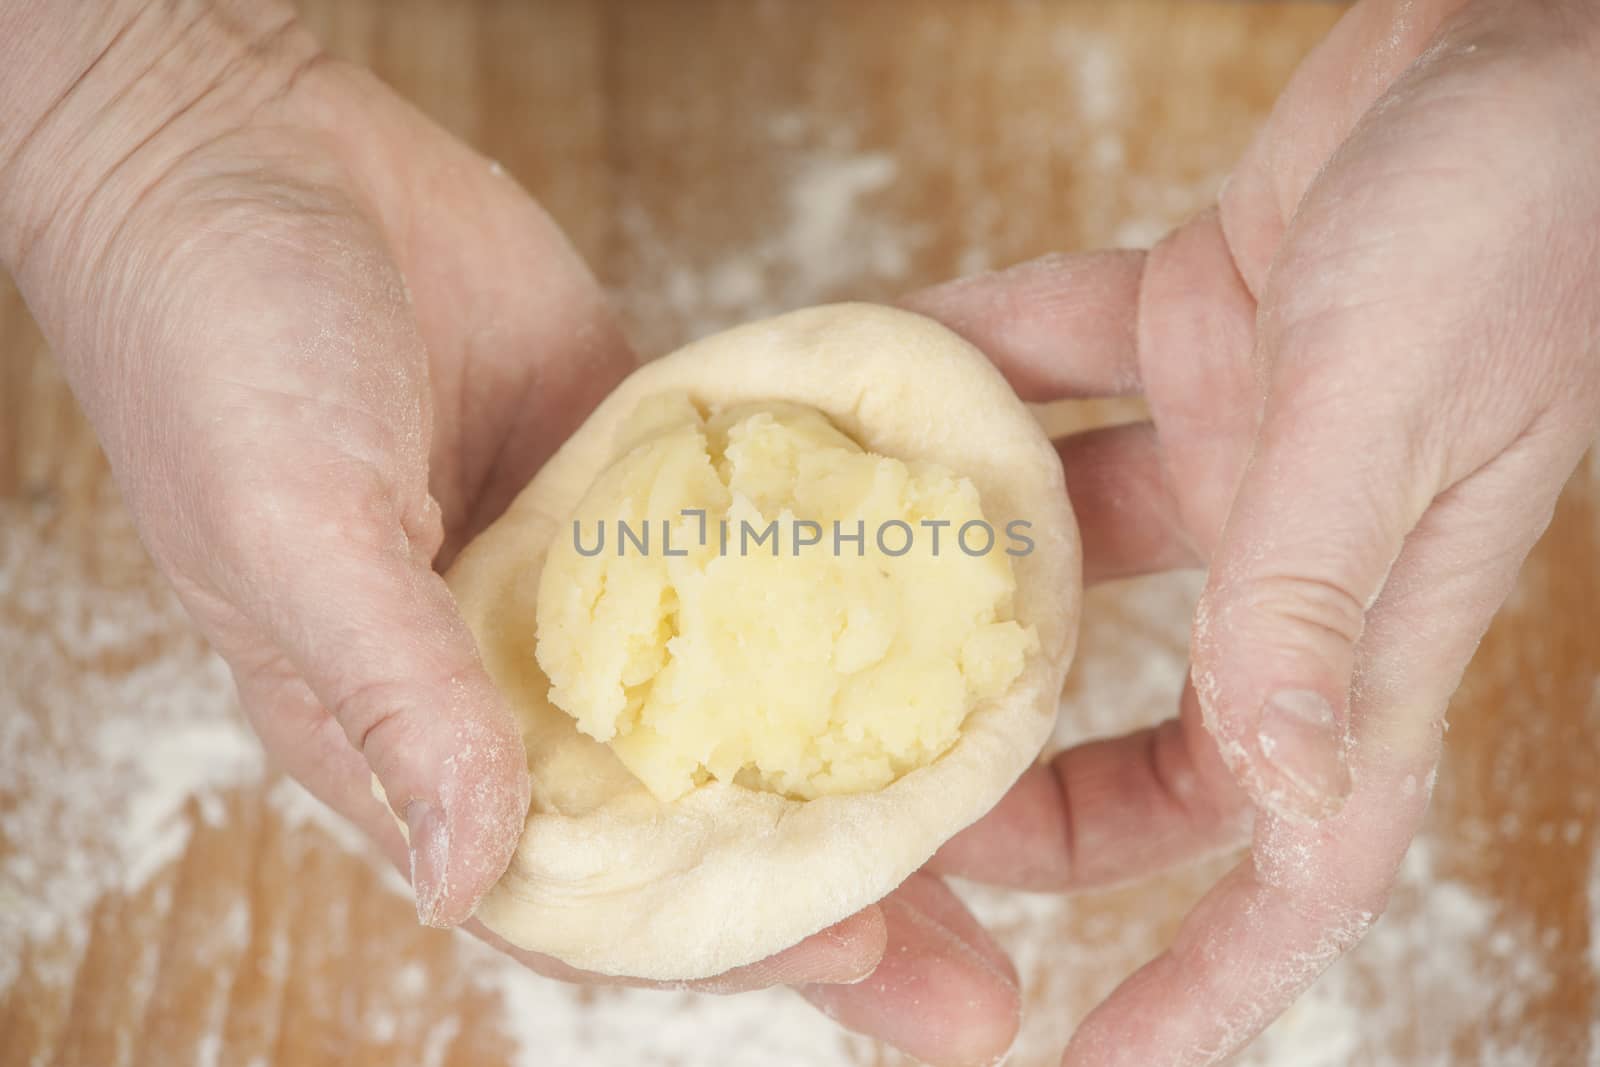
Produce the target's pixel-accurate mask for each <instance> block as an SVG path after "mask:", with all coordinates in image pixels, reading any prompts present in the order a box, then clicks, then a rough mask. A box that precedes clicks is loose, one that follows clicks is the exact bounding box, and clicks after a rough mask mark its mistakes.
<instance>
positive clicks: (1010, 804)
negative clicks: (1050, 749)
mask: <svg viewBox="0 0 1600 1067" xmlns="http://www.w3.org/2000/svg"><path fill="white" fill-rule="evenodd" d="M1249 826H1250V809H1249V805H1248V804H1247V803H1246V797H1245V795H1244V793H1243V791H1242V790H1240V789H1239V787H1238V786H1237V785H1236V784H1235V782H1234V780H1233V776H1232V775H1231V774H1230V773H1229V771H1228V768H1227V766H1226V765H1225V764H1224V763H1223V762H1222V758H1221V756H1219V755H1218V754H1217V751H1216V746H1215V744H1214V743H1213V742H1212V740H1211V736H1210V735H1209V734H1208V733H1207V732H1206V730H1205V727H1204V725H1203V724H1202V723H1201V722H1200V711H1199V706H1198V704H1197V703H1196V701H1195V698H1194V690H1193V688H1192V687H1189V686H1185V687H1184V692H1183V698H1182V700H1181V702H1180V705H1179V715H1178V718H1176V719H1173V720H1170V721H1168V722H1165V723H1162V724H1161V725H1160V726H1156V727H1153V728H1151V729H1148V730H1140V731H1138V732H1137V733H1133V734H1129V735H1127V736H1126V737H1116V738H1110V739H1107V740H1101V741H1091V742H1089V743H1087V744H1083V745H1078V746H1076V747H1074V748H1070V749H1068V750H1066V751H1065V752H1062V753H1061V754H1060V755H1058V756H1056V757H1055V758H1054V759H1052V760H1051V761H1050V762H1049V763H1047V764H1039V765H1036V766H1034V767H1033V768H1031V769H1030V770H1029V771H1028V772H1027V773H1026V774H1024V775H1023V776H1022V778H1021V779H1020V780H1019V781H1018V782H1017V784H1016V785H1015V786H1013V787H1012V789H1011V791H1010V792H1009V793H1007V794H1006V796H1005V797H1004V798H1003V799H1002V800H1001V801H1000V803H999V804H998V805H996V807H995V808H994V810H993V811H991V812H990V813H989V814H988V815H986V816H984V818H983V819H981V820H979V821H978V822H977V823H975V824H974V825H972V826H970V827H968V828H967V829H966V830H964V831H962V832H961V833H959V834H957V835H956V836H955V837H954V838H952V839H951V840H950V841H949V842H947V843H946V844H945V845H944V847H943V848H941V849H940V850H939V852H938V853H937V854H936V855H935V856H934V858H933V860H932V861H931V863H930V864H929V867H930V868H931V869H932V870H935V871H938V872H940V873H945V874H957V875H961V876H963V877H966V878H971V879H973V880H975V881H981V882H989V883H993V884H997V885H1005V886H1011V887H1014V888H1017V889H1026V890H1031V891H1050V892H1059V891H1064V890H1073V889H1088V888H1095V887H1102V886H1107V885H1114V884H1117V883H1119V882H1123V881H1126V880H1128V879H1131V878H1137V877H1140V876H1143V875H1148V874H1153V873H1155V872H1157V871H1160V870H1164V869H1166V868H1169V867H1172V866H1175V865H1177V864H1180V863H1186V862H1189V861H1191V860H1194V859H1197V858H1199V857H1202V856H1206V855H1210V854H1213V853H1216V852H1219V851H1223V850H1226V849H1231V848H1236V847H1238V846H1240V845H1242V844H1243V843H1244V842H1245V840H1246V837H1247V835H1248V832H1249Z"/></svg>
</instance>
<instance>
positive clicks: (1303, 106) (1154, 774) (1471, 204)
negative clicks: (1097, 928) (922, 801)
mask: <svg viewBox="0 0 1600 1067" xmlns="http://www.w3.org/2000/svg"><path fill="white" fill-rule="evenodd" d="M1597 105H1600V15H1597V13H1596V11H1595V9H1594V7H1593V6H1592V5H1583V4H1561V3H1554V2H1552V3H1523V4H1516V3H1502V2H1475V3H1460V2H1442V0H1434V2H1423V3H1403V2H1400V0H1365V2H1363V3H1361V4H1359V5H1357V6H1356V7H1355V8H1354V9H1353V10H1352V11H1351V13H1350V14H1349V15H1348V16H1346V18H1345V19H1344V20H1343V21H1342V22H1341V23H1340V24H1339V26H1338V27H1337V29H1336V30H1335V31H1334V32H1333V33H1332V34H1331V35H1330V37H1329V38H1328V39H1327V41H1325V42H1324V43H1323V44H1322V45H1321V47H1319V48H1318V49H1317V50H1316V52H1314V53H1313V54H1312V55H1311V56H1310V57H1309V58H1308V59H1307V60H1306V62H1305V64H1304V66H1303V67H1302V68H1301V70H1300V71H1299V72H1298V74H1297V76H1296V77H1295V79H1294V81H1293V82H1292V84H1291V85H1290V86H1289V88H1288V90H1287V91H1286V92H1285V94H1284V95H1283V97H1282V99H1281V100H1280V101H1279V102H1278V104H1277V107H1276V108H1275V110H1274V112H1273V115H1272V117H1271V119H1270V121H1269V122H1268V123H1267V125H1266V127H1265V129H1264V130H1263V131H1262V133H1261V134H1260V136H1259V137H1258V139H1257V140H1256V142H1255V144H1254V145H1253V146H1252V147H1251V149H1250V150H1249V151H1248V152H1247V154H1246V155H1245V157H1244V159H1243V160H1242V161H1241V163H1240V165H1239V166H1238V168H1237V170H1236V171H1235V172H1234V174H1233V176H1232V179H1231V181H1230V182H1229V184H1228V185H1227V187H1226V189H1225V191H1224V192H1223V194H1222V196H1221V198H1220V203H1219V206H1218V209H1217V210H1216V211H1214V212H1211V213H1208V214H1206V215H1204V216H1202V217H1200V218H1198V219H1196V220H1195V221H1193V222H1191V223H1189V224H1188V225H1187V226H1184V227H1183V228H1181V229H1179V230H1178V231H1176V232H1175V233H1173V234H1171V235H1170V236H1169V237H1168V238H1167V239H1166V240H1164V241H1163V242H1161V243H1160V244H1159V245H1158V246H1157V247H1156V248H1155V249H1153V250H1152V251H1151V252H1150V253H1149V254H1148V255H1145V254H1140V253H1108V254H1100V255H1087V256H1078V257H1051V258H1047V259H1045V260H1041V261H1038V262H1035V263H1031V264H1027V265H1024V266H1021V267H1018V268H1015V269H1013V270H1010V271H1006V272H1003V273H1000V274H995V275H990V276H985V277H980V278H976V279H972V280H969V281H963V282H956V283H953V284H951V285H949V286H945V287H941V288H939V289H935V290H932V291H929V292H926V293H923V294H920V295H918V296H916V297H914V298H912V299H911V300H910V301H909V304H910V306H912V307H914V308H916V309H918V310H921V311H924V312H926V313H929V314H933V315H935V316H937V317H939V318H942V319H944V320H945V321H946V322H948V323H949V324H951V325H952V326H954V327H955V328H956V329H958V330H960V331H961V332H963V333H964V334H966V335H967V336H968V337H969V338H970V339H972V340H973V341H974V342H976V343H977V344H978V345H979V346H980V347H982V348H983V349H984V350H985V351H987V352H989V353H990V354H991V355H992V356H993V358H994V359H995V360H996V361H997V363H998V364H999V365H1000V366H1001V367H1002V368H1003V369H1004V370H1005V371H1006V373H1007V374H1008V375H1009V376H1010V378H1011V380H1012V381H1013V382H1014V383H1015V385H1016V386H1017V388H1018V389H1019V391H1021V392H1022V394H1023V395H1024V396H1025V397H1026V398H1027V399H1031V400H1049V399H1055V398H1059V397H1067V396H1085V395H1102V394H1121V393H1130V392H1134V391H1139V392H1142V393H1143V394H1144V396H1145V398H1146V400H1147V402H1148V405H1149V410H1150V414H1151V421H1150V422H1149V423H1143V424H1138V425H1132V426H1125V427H1118V428H1114V429H1106V430H1100V431H1095V432H1090V433H1085V434H1081V435H1078V436H1075V437H1071V438H1068V439H1066V440H1065V441H1062V442H1061V443H1060V451H1061V456H1062V459H1063V462H1064V464H1065V467H1066V471H1067V481H1068V486H1069V490H1070V492H1071V494H1072V497H1073V502H1074V506H1075V507H1076V509H1077V511H1078V515H1079V520H1080V522H1081V524H1082V526H1083V534H1084V546H1085V559H1086V569H1087V575H1086V577H1087V579H1088V580H1089V581H1097V580H1104V579H1108V578H1116V577H1122V576H1126V575H1132V574H1139V573H1145V572H1150V571H1157V570H1165V569H1170V568H1174V567H1183V566H1196V565H1201V566H1205V567H1207V569H1208V581H1207V584H1206V587H1205V590H1204V593H1203V595H1202V597H1201V602H1200V605H1199V609H1198V611H1197V614H1196V618H1195V623H1194V633H1193V643H1192V649H1191V658H1192V673H1191V686H1190V687H1189V688H1188V689H1187V690H1186V691H1185V693H1184V694H1183V698H1182V700H1181V702H1180V705H1179V715H1178V717H1177V719H1176V720H1175V721H1173V722H1169V723H1167V724H1165V725H1163V726H1160V727H1158V728H1156V729H1154V730H1152V731H1147V732H1142V733H1139V734H1135V735H1133V736H1130V737H1125V738H1119V739H1115V740H1108V741H1100V742H1095V743H1092V744H1089V745H1085V746H1083V747H1080V748H1078V749H1075V750H1072V751H1069V752H1066V753H1063V754H1062V755H1061V756H1059V757H1058V758H1056V759H1055V760H1054V761H1053V763H1051V764H1050V765H1049V766H1041V767H1038V768H1036V769H1035V770H1033V771H1032V772H1030V773H1029V774H1028V775H1027V776H1025V777H1024V778H1023V780H1022V781H1021V782H1020V783H1019V784H1018V786H1017V787H1016V789H1015V790H1014V791H1013V792H1012V793H1011V794H1010V795H1009V796H1008V798H1007V799H1006V800H1005V801H1003V802H1002V804H1001V805H1000V806H999V807H998V808H997V809H996V811H995V812H993V813H992V814H991V815H990V816H989V817H988V818H987V819H986V820H984V821H983V822H981V823H979V824H978V825H977V826H976V827H974V828H972V829H970V830H969V831H967V832H966V833H964V834H962V835H961V836H959V837H958V838H956V839H955V840H954V841H952V842H951V843H950V844H949V845H947V846H946V848H945V849H944V850H942V851H941V853H940V854H939V856H938V857H937V858H936V860H935V862H934V863H933V864H932V865H931V867H932V869H933V870H935V871H939V872H946V873H958V874H963V875H966V876H969V877H974V878H980V879H983V880H985V881H994V882H1000V883H1005V884H1011V885H1018V886H1022V887H1026V888H1030V889H1045V888H1054V889H1072V888H1079V887H1086V886H1093V885H1104V884H1106V883H1110V882H1116V881H1120V880H1124V879H1127V878H1130V877H1134V876H1137V875H1140V874H1143V873H1146V872H1149V871H1153V870H1156V869H1158V868H1161V867H1165V866H1169V865H1172V864H1175V863H1178V862H1181V861H1183V860H1186V859H1189V858H1192V857H1194V856H1195V855H1197V854H1200V853H1204V852H1210V851H1213V850H1215V849H1217V848H1220V847H1226V846H1227V845H1228V844H1230V843H1231V842H1232V841H1233V840H1234V839H1235V838H1236V836H1237V835H1239V834H1240V832H1241V830H1242V828H1243V827H1244V826H1246V825H1247V824H1248V822H1249V815H1250V812H1249V810H1248V808H1250V807H1253V808H1254V809H1255V812H1256V813H1257V814H1256V818H1255V822H1254V842H1253V845H1252V848H1251V851H1250V854H1249V856H1248V857H1247V858H1246V859H1245V860H1244V861H1243V862H1242V863H1241V864H1240V865H1239V866H1238V867H1237V868H1235V869H1234V870H1233V871H1232V872H1231V873H1230V874H1228V875H1227V876H1226V877H1225V878H1224V879H1223V880H1222V881H1221V882H1220V883H1219V884H1218V885H1217V886H1216V888H1215V889H1213V890H1212V891H1211V892H1210V894H1208V895H1207V896H1206V897H1205V899H1204V900H1202V901H1201V903H1200V904H1199V905H1198V906H1197V907H1196V908H1195V910H1194V912H1193V913H1192V914H1191V915H1190V916H1189V917H1188V919H1187V920H1186V922H1185V923H1184V924H1183V926H1182V929H1181V930H1180V932H1179V934H1178V935H1177V938H1176V940H1175V942H1174V944H1173V945H1172V947H1171V948H1170V949H1169V950H1168V951H1167V952H1166V953H1164V954H1163V955H1161V956H1160V957H1159V958H1157V959H1156V960H1154V961H1152V962H1151V963H1149V964H1148V965H1146V966H1145V967H1144V968H1142V969H1141V970H1140V971H1139V972H1138V973H1136V974H1135V975H1134V976H1133V977H1132V978H1130V979H1129V980H1128V981H1127V982H1125V983H1124V984H1123V985H1122V986H1121V988H1119V989H1118V990H1117V991H1116V992H1115V993H1114V994H1113V995H1112V996H1111V997H1110V999H1109V1000H1107V1001H1106V1002H1105V1003H1104V1004H1102V1005H1101V1006H1100V1007H1099V1008H1098V1009H1096V1010H1095V1011H1094V1012H1093V1013H1092V1014H1091V1015H1090V1016H1089V1017H1088V1018H1087V1019H1086V1020H1085V1021H1084V1023H1083V1025H1082V1027H1081V1028H1080V1029H1079V1031H1078V1033H1077V1034H1076V1036H1075V1038H1074V1039H1073V1041H1072V1043H1071V1045H1070V1047H1069V1048H1068V1050H1067V1052H1066V1056H1065V1061H1064V1062H1065V1063H1067V1064H1069V1065H1074V1067H1110V1065H1120V1064H1129V1065H1135V1064H1137V1065H1140V1067H1146V1065H1152V1064H1161V1065H1168V1064H1184V1065H1195V1064H1209V1063H1214V1062H1216V1061H1218V1060H1219V1059H1221V1058H1223V1057H1225V1056H1226V1055H1228V1054H1229V1053H1230V1052H1232V1051H1234V1050H1236V1049H1238V1048H1239V1047H1241V1046H1242V1045H1244V1044H1245V1043H1246V1042H1248V1041H1249V1039H1250V1038H1251V1037H1253V1036H1254V1035H1255V1034H1256V1033H1257V1032H1259V1031H1260V1030H1261V1029H1262V1028H1263V1027H1264V1026H1265V1025H1266V1024H1267V1023H1268V1022H1270V1021H1271V1020H1272V1019H1273V1018H1274V1017H1275V1016H1276V1015H1277V1014H1278V1013H1279V1012H1281V1011H1282V1010H1283V1009H1284V1008H1285V1007H1286V1006H1287V1005H1288V1004H1289V1003H1290V1002H1291V1001H1292V1000H1293V999H1294V997H1295V996H1296V995H1298V994H1299V992H1300V991H1302V990H1303V989H1304V988H1305V987H1306V986H1307V985H1309V984H1310V983H1311V981H1312V980H1313V979H1314V978H1315V977H1316V976H1317V975H1318V974H1319V973H1320V972H1321V971H1322V970H1323V969H1324V968H1325V967H1326V966H1327V965H1328V964H1329V963H1331V962H1332V961H1333V960H1334V959H1335V958H1337V957H1338V956H1339V955H1340V954H1341V953H1342V952H1344V951H1345V950H1346V949H1348V948H1349V947H1350V946H1351V945H1352V944H1354V943H1355V942H1356V940H1357V939H1358V938H1359V937H1360V936H1361V934H1362V932H1363V931H1365V930H1366V929H1367V927H1368V926H1369V925H1370V924H1371V923H1372V922H1373V920H1374V919H1375V917H1376V916H1377V915H1378V914H1379V913H1380V912H1381V911H1382V910H1383V908H1384V905H1385V902H1386V900H1387V895H1388V891H1389V887H1390V885H1391V882H1392V880H1393V877H1394V875H1395V872H1396V868H1397V866H1398V864H1399V862H1400V859H1401V857H1402V855H1403V853H1404V852H1405V849H1406V847H1407V845H1408V843H1409V842H1410V840H1411V838H1412V836H1413V835H1414V834H1415V832H1416V830H1417V827H1418V825H1419V823H1420V821H1421V818H1422V815H1423V810H1424V808H1425V806H1426V803H1427V799H1428V795H1429V791H1430V788H1431V786H1432V783H1433V776H1434V772H1435V768H1436V766H1437V761H1438V756H1439V748H1440V736H1441V733H1442V730H1443V720H1444V712H1445V708H1446V704H1447V702H1448V700H1449V698H1450V695H1451V693H1452V692H1453V690H1454V689H1455V688H1456V686H1457V684H1458V682H1459V680H1460V677H1461V674H1462V671H1463V670H1464V669H1465V667H1466V664H1467V662H1468V660H1469V659H1470V657H1471V655H1472V652H1473V649H1474V648H1475V647H1476V645H1477V642H1478V640H1479V639H1480V637H1481V635H1482V634H1483V631H1484V630H1485V628H1486V627H1487V625H1488V623H1489V620H1490V618H1491V616H1492V615H1493V613H1494V612H1495V610H1496V609H1497V608H1498V606H1499V605H1500V603H1501V602H1502V601H1503V600H1504V598H1505V596H1506V595H1507V592H1508V590H1509V589H1510V586H1511V583H1512V580H1513V578H1514V576H1515V574H1516V572H1517V570H1518V568H1519V567H1520V565H1521V563H1522V560H1523V559H1524V558H1525V556H1526V555H1527V553H1528V551H1529V549H1530V548H1531V546H1532V545H1533V543H1534V541H1535V540H1536V539H1537V538H1538V537H1539V535H1540V533H1541V532H1542V530H1543V529H1544V527H1545V525H1546V523H1547V522H1548V520H1549V518H1550V515H1551V511H1552V509H1553V506H1554V503H1555V500H1556V497H1557V495H1558V493H1559V491H1560V489H1561V486H1562V485H1563V483H1564V482H1565V480H1566V479H1567V477H1568V476H1569V475H1570V474H1571V472H1572V471H1573V469H1574V467H1575V466H1576V464H1577V463H1578V461H1579V459H1580V457H1581V456H1582V454H1583V452H1584V450H1585V448H1586V447H1588V445H1589V444H1590V442H1591V441H1592V440H1593V439H1594V437H1595V433H1596V429H1597V426H1600V131H1597V130H1596V128H1595V127H1594V124H1593V123H1592V122H1590V121H1588V119H1587V118H1586V117H1585V116H1591V115H1593V114H1594V113H1595V109H1596V107H1597ZM1247 800H1248V804H1247V803H1246V801H1247ZM904 1010H908V1011H909V1010H913V1009H910V1008H906V1009H904ZM919 1010H934V1011H936V1010H937V1009H936V1008H933V1009H929V1008H927V1007H926V1006H924V1007H923V1008H921V1009H919Z"/></svg>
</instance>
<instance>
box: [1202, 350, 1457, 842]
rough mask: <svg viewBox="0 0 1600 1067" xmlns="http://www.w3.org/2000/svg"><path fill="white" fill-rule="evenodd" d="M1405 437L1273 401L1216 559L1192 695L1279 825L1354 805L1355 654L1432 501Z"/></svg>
mask: <svg viewBox="0 0 1600 1067" xmlns="http://www.w3.org/2000/svg"><path fill="white" fill-rule="evenodd" d="M1325 365H1326V364H1325ZM1401 425H1403V423H1402V421H1401V420H1400V419H1398V418H1397V417H1396V416H1395V415H1393V414H1388V413H1383V412H1381V411H1379V410H1377V406H1376V405H1374V404H1373V403H1372V401H1371V400H1370V399H1367V398H1362V397H1360V396H1358V395H1357V393H1356V392H1355V391H1352V390H1348V389H1343V390H1341V389H1337V388H1329V387H1327V383H1320V384H1319V383H1316V382H1315V381H1312V380H1309V379H1307V378H1305V377H1304V376H1301V387H1300V388H1297V389H1292V390H1287V391H1284V390H1279V391H1275V392H1274V393H1272V394H1269V396H1268V399H1267V403H1266V407H1265V409H1264V412H1263V417H1262V422H1261V424H1260V428H1259V430H1258V433H1257V436H1256V441H1255V449H1254V453H1253V455H1252V457H1251V459H1250V462H1249V463H1248V464H1247V466H1246V468H1245V471H1244V473H1243V476H1242V478H1241V480H1240V483H1239V486H1238V489H1237V491H1236V493H1235V496H1234V501H1233V506H1232V507H1231V508H1230V510H1229V513H1228V520H1227V523H1226V524H1225V526H1224V528H1223V531H1222V535H1221V538H1220V540H1219V542H1218V544H1217V548H1216V551H1215V552H1214V554H1213V556H1212V561H1211V568H1210V573H1209V576H1208V580H1207V584H1206V588H1205V590H1204V592H1203V593H1202V595H1201V599H1200V603H1199V606H1198V608H1197V610H1196V615H1195V624H1194V635H1193V642H1192V646H1193V647H1192V649H1191V660H1192V663H1193V671H1194V679H1193V681H1194V686H1195V690H1196V693H1197V695H1198V696H1199V699H1200V706H1201V710H1202V712H1203V715H1204V718H1205V723H1206V726H1207V728H1208V729H1209V730H1210V732H1211V733H1212V735H1213V737H1214V738H1215V739H1216V741H1217V745H1218V748H1219V750H1220V751H1221V753H1222V755H1223V758H1224V759H1225V760H1226V761H1227V763H1228V765H1229V767H1230V768H1231V770H1232V771H1233V773H1234V774H1235V776H1236V777H1237V778H1238V779H1239V781H1240V782H1241V784H1242V785H1243V786H1244V787H1245V789H1246V790H1247V791H1248V792H1249V794H1250V796H1251V799H1252V800H1253V801H1255V803H1256V804H1257V805H1258V806H1261V807H1263V808H1265V809H1266V810H1268V811H1270V812H1273V813H1275V814H1279V815H1288V816H1299V817H1301V818H1310V819H1320V818H1324V817H1326V816H1328V815H1331V814H1333V813H1334V812H1335V811H1336V810H1338V808H1339V807H1340V806H1341V805H1342V804H1343V802H1344V799H1345V797H1346V796H1348V795H1349V793H1350V789H1351V781H1350V769H1349V752H1348V749H1349V745H1350V737H1351V733H1350V722H1349V715H1350V710H1349V709H1350V688H1351V683H1352V672H1353V668H1354V664H1355V655H1356V645H1357V642H1358V641H1359V639H1360V637H1361V633H1362V629H1363V627H1364V624H1365V617H1366V611H1367V608H1368V607H1369V606H1370V605H1371V604H1372V603H1373V602H1374V601H1375V600H1376V599H1377V596H1378V593H1379V592H1380V591H1381V589H1382V588H1383V585H1384V582H1385V579H1386V577H1387V575H1388V573H1389V569H1390V567H1391V566H1392V565H1393V563H1394V561H1395V559H1396V558H1397V557H1398V556H1399V554H1400V551H1401V548H1402V547H1403V545H1404V542H1405V539H1406V536H1407V535H1408V534H1409V532H1410V531H1411V529H1412V528H1413V527H1414V526H1415V525H1416V523H1417V521H1418V520H1419V519H1420V518H1421V516H1422V514H1423V512H1424V511H1425V510H1426V507H1427V504H1428V501H1429V500H1430V499H1431V497H1432V495H1433V494H1432V491H1431V490H1427V491H1423V490H1426V489H1427V482H1426V479H1425V477H1423V476H1422V474H1421V472H1420V471H1418V470H1417V469H1415V468H1416V463H1415V461H1414V459H1413V454H1412V453H1413V450H1411V449H1408V448H1407V447H1406V445H1405V443H1404V434H1403V433H1400V432H1397V428H1398V427H1399V426H1401ZM1351 442H1361V443H1362V446H1363V447H1361V448H1359V449H1358V448H1353V447H1352V446H1351Z"/></svg>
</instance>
